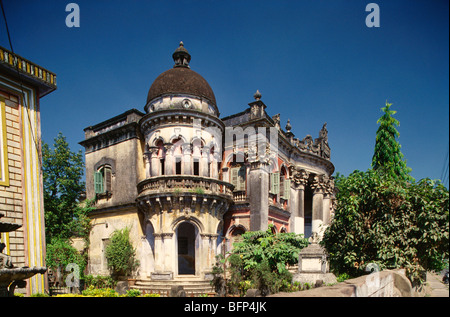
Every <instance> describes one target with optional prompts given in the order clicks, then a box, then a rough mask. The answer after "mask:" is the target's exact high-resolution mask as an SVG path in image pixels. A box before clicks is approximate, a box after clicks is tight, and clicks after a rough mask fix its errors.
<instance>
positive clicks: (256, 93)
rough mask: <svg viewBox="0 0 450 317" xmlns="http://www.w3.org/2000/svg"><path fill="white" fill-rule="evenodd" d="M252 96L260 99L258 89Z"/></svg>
mask: <svg viewBox="0 0 450 317" xmlns="http://www.w3.org/2000/svg"><path fill="white" fill-rule="evenodd" d="M253 98H255V100H260V99H261V93H260V92H259V90H258V89H257V90H256V92H255V94H254V95H253Z"/></svg>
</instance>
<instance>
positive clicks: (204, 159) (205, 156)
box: [199, 146, 209, 177]
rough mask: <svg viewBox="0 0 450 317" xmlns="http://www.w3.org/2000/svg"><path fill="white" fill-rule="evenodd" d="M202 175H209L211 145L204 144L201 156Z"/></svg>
mask: <svg viewBox="0 0 450 317" xmlns="http://www.w3.org/2000/svg"><path fill="white" fill-rule="evenodd" d="M199 169H200V176H203V177H209V172H208V170H209V146H203V148H202V156H201V158H200V167H199Z"/></svg>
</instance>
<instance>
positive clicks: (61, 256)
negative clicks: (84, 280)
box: [45, 238, 87, 281]
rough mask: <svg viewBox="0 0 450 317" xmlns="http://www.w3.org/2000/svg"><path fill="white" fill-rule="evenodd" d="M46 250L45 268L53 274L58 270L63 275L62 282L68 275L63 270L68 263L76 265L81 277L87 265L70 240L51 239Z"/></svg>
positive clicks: (84, 258)
mask: <svg viewBox="0 0 450 317" xmlns="http://www.w3.org/2000/svg"><path fill="white" fill-rule="evenodd" d="M46 249H47V251H46V257H45V262H46V265H47V267H49V268H51V269H52V270H53V271H55V272H56V271H57V270H60V271H61V273H62V274H63V281H64V280H65V277H66V276H67V274H69V273H70V272H66V271H65V268H66V267H67V265H68V264H70V263H75V264H77V265H78V267H79V273H80V277H82V275H83V272H84V270H85V268H86V265H87V260H86V257H85V256H84V255H81V254H80V253H79V252H78V251H77V249H75V248H74V247H73V246H72V245H71V244H70V240H68V239H63V238H53V239H52V241H51V242H50V243H49V244H47V247H46Z"/></svg>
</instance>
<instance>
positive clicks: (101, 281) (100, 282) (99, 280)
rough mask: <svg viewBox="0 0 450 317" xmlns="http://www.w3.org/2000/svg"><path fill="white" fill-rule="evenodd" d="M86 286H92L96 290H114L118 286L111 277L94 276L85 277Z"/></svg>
mask: <svg viewBox="0 0 450 317" xmlns="http://www.w3.org/2000/svg"><path fill="white" fill-rule="evenodd" d="M84 285H85V287H89V286H91V285H92V286H93V287H95V288H114V287H115V286H116V282H115V281H114V280H113V278H112V277H111V276H103V275H97V276H93V275H90V274H89V275H85V276H84Z"/></svg>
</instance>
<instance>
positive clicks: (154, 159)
mask: <svg viewBox="0 0 450 317" xmlns="http://www.w3.org/2000/svg"><path fill="white" fill-rule="evenodd" d="M158 150H159V148H158V147H157V146H151V147H150V149H149V152H150V154H149V155H150V170H149V175H148V176H150V177H151V176H159V175H161V171H160V170H159V169H160V167H161V161H160V158H159V157H158ZM145 173H146V175H147V171H146V172H145Z"/></svg>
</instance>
